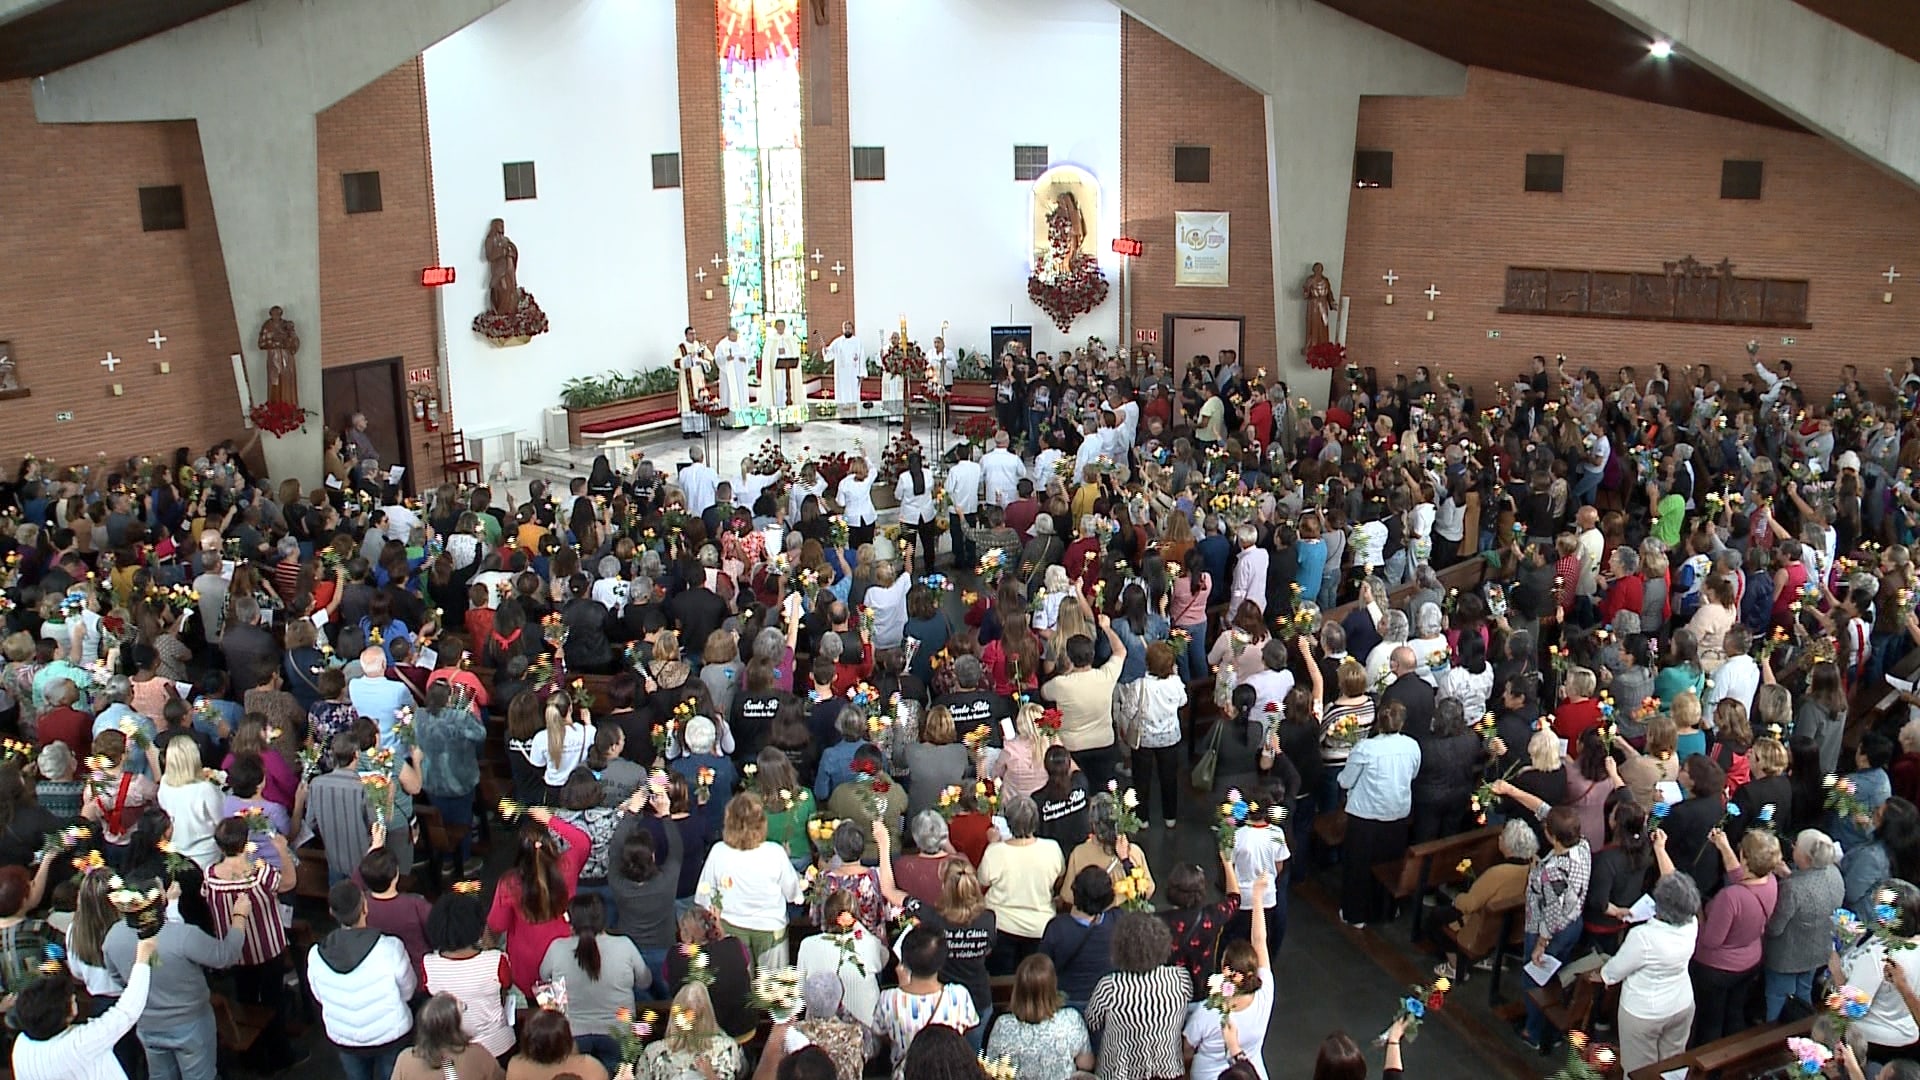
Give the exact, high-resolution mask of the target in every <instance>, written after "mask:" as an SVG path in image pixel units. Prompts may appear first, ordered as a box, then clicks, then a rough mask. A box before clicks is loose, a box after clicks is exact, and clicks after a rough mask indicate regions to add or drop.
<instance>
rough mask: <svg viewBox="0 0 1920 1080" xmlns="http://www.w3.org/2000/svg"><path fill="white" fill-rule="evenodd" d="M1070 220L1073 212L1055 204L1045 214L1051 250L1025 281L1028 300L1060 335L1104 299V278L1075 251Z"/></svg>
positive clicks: (1092, 262) (1096, 265) (1089, 258)
mask: <svg viewBox="0 0 1920 1080" xmlns="http://www.w3.org/2000/svg"><path fill="white" fill-rule="evenodd" d="M1073 221H1074V211H1073V209H1071V208H1070V207H1068V206H1064V205H1056V206H1055V207H1054V208H1053V209H1052V210H1051V211H1049V212H1048V213H1047V246H1048V248H1049V249H1051V250H1050V251H1049V253H1048V256H1047V260H1046V263H1045V265H1043V266H1042V267H1041V268H1039V269H1036V270H1035V271H1034V272H1033V274H1032V275H1031V276H1029V277H1028V278H1027V298H1028V299H1030V300H1032V301H1033V302H1034V305H1035V306H1036V307H1038V308H1039V309H1040V310H1041V311H1044V312H1046V313H1047V317H1048V318H1050V319H1052V320H1053V324H1054V325H1055V326H1057V327H1059V328H1060V329H1061V331H1062V332H1063V333H1064V332H1065V331H1066V330H1068V329H1069V328H1070V327H1072V326H1073V320H1075V319H1077V318H1079V317H1080V316H1082V315H1085V314H1086V313H1087V312H1089V311H1092V310H1093V309H1094V308H1097V307H1099V306H1100V305H1101V304H1102V303H1104V302H1105V301H1106V299H1107V275H1106V274H1104V273H1102V272H1101V270H1100V264H1099V263H1098V262H1096V261H1095V260H1094V257H1093V256H1091V255H1088V254H1086V253H1084V252H1080V251H1077V250H1076V244H1075V239H1074V236H1073V232H1074V229H1073Z"/></svg>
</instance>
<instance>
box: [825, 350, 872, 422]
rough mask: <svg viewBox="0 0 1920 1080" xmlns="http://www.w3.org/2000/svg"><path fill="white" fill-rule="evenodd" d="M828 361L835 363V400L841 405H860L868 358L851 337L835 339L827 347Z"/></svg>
mask: <svg viewBox="0 0 1920 1080" xmlns="http://www.w3.org/2000/svg"><path fill="white" fill-rule="evenodd" d="M827 359H828V360H830V361H832V363H833V400H834V402H835V403H836V404H839V405H858V404H859V403H860V376H862V375H865V374H866V373H867V360H866V356H865V355H864V354H863V353H862V352H861V351H860V343H859V342H858V341H856V340H854V338H853V337H852V336H851V335H842V336H840V337H837V338H834V339H833V344H831V345H829V346H827Z"/></svg>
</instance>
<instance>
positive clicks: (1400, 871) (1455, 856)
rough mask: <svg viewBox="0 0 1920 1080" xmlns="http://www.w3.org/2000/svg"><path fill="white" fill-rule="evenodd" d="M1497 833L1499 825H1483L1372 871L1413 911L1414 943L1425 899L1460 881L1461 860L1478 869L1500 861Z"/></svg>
mask: <svg viewBox="0 0 1920 1080" xmlns="http://www.w3.org/2000/svg"><path fill="white" fill-rule="evenodd" d="M1500 829H1501V826H1499V825H1482V826H1480V827H1479V828H1477V829H1472V830H1469V831H1467V832H1463V833H1456V834H1454V835H1452V836H1443V837H1441V838H1440V839H1438V840H1428V841H1426V842H1425V843H1420V844H1415V845H1413V846H1412V847H1410V848H1408V849H1407V854H1406V857H1405V858H1402V859H1401V860H1399V861H1398V862H1390V863H1381V864H1380V865H1378V866H1376V867H1374V868H1373V876H1374V877H1375V878H1376V879H1377V880H1378V881H1379V882H1380V884H1381V885H1383V886H1385V887H1386V890H1387V892H1388V893H1390V894H1392V896H1393V898H1394V899H1395V900H1398V901H1400V902H1401V903H1403V904H1406V906H1408V907H1410V908H1412V919H1413V933H1412V939H1413V941H1414V942H1416V943H1417V942H1419V940H1420V938H1421V934H1422V929H1421V926H1420V916H1421V910H1422V908H1423V907H1424V906H1425V904H1426V898H1427V895H1428V894H1429V893H1431V892H1433V890H1434V889H1435V888H1437V887H1439V886H1441V885H1451V884H1454V883H1456V882H1459V881H1461V880H1463V879H1462V877H1461V875H1460V873H1459V871H1458V870H1457V869H1456V867H1458V866H1459V863H1460V860H1461V859H1472V860H1473V865H1475V866H1479V867H1487V866H1492V865H1494V864H1496V863H1498V862H1499V861H1500ZM1483 955H1484V954H1483Z"/></svg>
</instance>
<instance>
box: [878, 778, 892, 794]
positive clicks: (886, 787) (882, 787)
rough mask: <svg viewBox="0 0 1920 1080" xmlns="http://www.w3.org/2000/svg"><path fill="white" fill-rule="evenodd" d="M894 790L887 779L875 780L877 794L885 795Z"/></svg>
mask: <svg viewBox="0 0 1920 1080" xmlns="http://www.w3.org/2000/svg"><path fill="white" fill-rule="evenodd" d="M892 790H893V785H892V784H889V783H887V782H886V781H885V780H875V781H874V782H873V793H874V794H876V795H885V794H886V793H887V792H889V791H892Z"/></svg>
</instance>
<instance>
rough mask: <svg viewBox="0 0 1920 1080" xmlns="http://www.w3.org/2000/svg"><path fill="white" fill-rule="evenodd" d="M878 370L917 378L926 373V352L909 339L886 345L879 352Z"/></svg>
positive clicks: (922, 376) (888, 373)
mask: <svg viewBox="0 0 1920 1080" xmlns="http://www.w3.org/2000/svg"><path fill="white" fill-rule="evenodd" d="M880 370H881V371H882V372H883V373H885V374H887V375H898V376H901V377H902V378H908V379H919V378H925V377H926V374H927V354H926V353H925V352H924V351H923V350H922V349H921V348H920V346H918V345H916V344H914V343H913V342H911V341H903V342H901V343H899V344H894V345H889V346H887V351H886V352H883V353H881V354H880Z"/></svg>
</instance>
